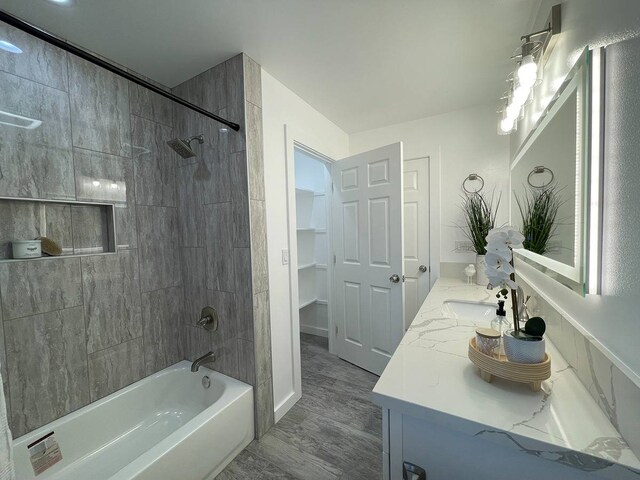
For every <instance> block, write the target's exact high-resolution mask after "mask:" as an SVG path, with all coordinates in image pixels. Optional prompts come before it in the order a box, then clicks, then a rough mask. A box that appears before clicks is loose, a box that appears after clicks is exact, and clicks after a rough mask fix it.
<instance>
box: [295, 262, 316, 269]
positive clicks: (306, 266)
mask: <svg viewBox="0 0 640 480" xmlns="http://www.w3.org/2000/svg"><path fill="white" fill-rule="evenodd" d="M316 265H317V264H315V263H305V264H304V265H298V270H306V269H307V268H311V267H315V266H316Z"/></svg>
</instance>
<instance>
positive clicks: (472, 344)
mask: <svg viewBox="0 0 640 480" xmlns="http://www.w3.org/2000/svg"><path fill="white" fill-rule="evenodd" d="M469 360H471V361H472V362H473V363H474V364H475V365H476V366H477V367H478V368H479V369H480V376H481V377H482V379H483V380H484V381H485V382H489V383H491V381H492V380H493V377H494V376H495V377H499V378H504V379H505V380H511V381H512V382H520V383H528V384H529V387H530V388H531V390H533V391H534V392H538V391H539V390H540V387H541V384H542V381H543V380H546V379H547V378H549V377H550V376H551V357H549V355H548V354H547V353H545V354H544V360H543V361H542V362H540V363H515V362H510V361H508V360H507V357H505V356H504V355H500V357H499V358H496V357H490V356H489V355H485V354H484V353H482V352H481V351H480V350H478V348H477V347H476V338H475V337H473V338H471V339H470V340H469Z"/></svg>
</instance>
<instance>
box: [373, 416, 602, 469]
mask: <svg viewBox="0 0 640 480" xmlns="http://www.w3.org/2000/svg"><path fill="white" fill-rule="evenodd" d="M385 420H388V422H389V423H388V427H387V428H385V429H383V430H387V431H388V432H389V438H388V442H386V443H387V444H388V446H389V451H388V452H386V453H385V452H383V460H384V461H383V467H384V468H385V471H384V477H383V478H384V479H385V480H401V479H402V478H403V464H404V462H409V463H410V464H413V465H415V466H417V467H420V468H422V469H424V471H425V473H426V480H468V479H474V480H552V479H562V480H584V479H585V475H588V477H587V478H590V479H599V478H611V477H608V476H605V477H600V476H599V475H598V473H597V471H593V472H587V471H585V470H583V469H578V468H574V467H571V466H568V465H565V464H563V463H560V462H561V461H562V460H564V459H562V458H560V456H558V455H557V454H555V453H551V452H546V453H548V454H549V455H548V458H542V457H540V456H539V455H544V454H545V453H541V452H538V451H531V452H529V453H527V452H524V451H519V450H516V449H513V448H512V447H510V446H507V445H501V444H500V443H494V441H495V440H497V441H498V442H500V441H503V442H505V443H508V442H511V440H509V438H508V436H507V434H506V433H505V434H504V438H500V437H501V434H500V433H498V432H493V433H490V434H488V435H490V436H495V437H496V438H494V439H492V440H489V439H487V438H485V437H483V434H480V435H469V434H467V433H461V432H459V431H457V430H455V429H454V428H451V427H447V425H443V424H439V423H433V422H429V421H426V420H422V419H417V418H415V417H412V416H410V415H403V414H402V413H398V412H393V411H388V410H387V411H383V421H385ZM549 460H551V461H549ZM571 460H572V459H571V458H567V459H566V461H571ZM407 478H408V480H418V478H419V477H418V476H415V475H414V476H413V477H412V476H411V474H408V476H407Z"/></svg>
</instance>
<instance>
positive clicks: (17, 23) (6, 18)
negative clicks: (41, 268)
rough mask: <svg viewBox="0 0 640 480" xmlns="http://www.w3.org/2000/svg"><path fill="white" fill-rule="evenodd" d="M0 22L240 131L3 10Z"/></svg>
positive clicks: (229, 123) (191, 104)
mask: <svg viewBox="0 0 640 480" xmlns="http://www.w3.org/2000/svg"><path fill="white" fill-rule="evenodd" d="M0 20H2V21H3V22H5V23H7V24H9V25H11V26H13V27H15V28H17V29H19V30H22V31H23V32H26V33H28V34H30V35H33V36H34V37H37V38H39V39H40V40H43V41H45V42H47V43H50V44H51V45H55V46H56V47H58V48H61V49H62V50H65V51H67V52H69V53H72V54H74V55H76V56H78V57H80V58H82V59H84V60H86V61H88V62H91V63H93V64H95V65H98V66H99V67H102V68H104V69H106V70H109V71H110V72H111V73H115V74H116V75H118V76H120V77H122V78H126V79H127V80H129V81H130V82H133V83H137V84H138V85H140V86H142V87H145V88H147V89H149V90H151V91H152V92H155V93H157V94H158V95H161V96H163V97H165V98H168V99H169V100H173V101H174V102H176V103H179V104H180V105H182V106H184V107H187V108H190V109H191V110H194V111H196V112H198V113H200V114H202V115H204V116H206V117H209V118H212V119H213V120H216V121H217V122H220V123H223V124H225V125H226V126H228V127H229V128H231V129H233V130H235V131H236V132H237V131H238V130H240V125H238V124H237V123H233V122H231V121H229V120H227V119H225V118H222V117H220V116H218V115H216V114H215V113H211V112H210V111H208V110H205V109H204V108H201V107H199V106H198V105H194V104H193V103H191V102H187V101H186V100H184V99H182V98H180V97H178V96H176V95H174V94H173V93H169V92H166V91H164V90H163V89H161V88H159V87H156V86H155V85H154V84H152V83H149V82H147V81H145V80H143V79H142V78H139V77H137V76H136V75H132V74H131V73H129V72H127V71H126V70H123V69H121V68H119V67H117V66H115V65H113V64H112V63H109V62H106V61H104V60H102V59H101V58H99V57H96V56H95V55H93V54H91V53H89V52H87V51H86V50H83V49H81V48H78V47H76V46H75V45H72V44H70V43H68V42H65V41H64V40H61V39H60V38H58V37H56V36H55V35H52V34H51V33H49V32H46V31H45V30H42V29H41V28H39V27H36V26H34V25H31V24H30V23H27V22H25V21H24V20H21V19H19V18H18V17H15V16H13V15H11V14H10V13H7V12H5V11H4V10H0Z"/></svg>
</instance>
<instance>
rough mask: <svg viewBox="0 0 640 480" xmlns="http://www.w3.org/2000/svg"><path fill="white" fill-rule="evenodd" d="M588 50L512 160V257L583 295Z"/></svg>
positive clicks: (584, 271)
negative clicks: (515, 238) (517, 244)
mask: <svg viewBox="0 0 640 480" xmlns="http://www.w3.org/2000/svg"><path fill="white" fill-rule="evenodd" d="M588 61H589V52H588V51H585V52H584V53H583V54H582V56H581V57H580V58H579V59H578V61H577V62H576V64H575V65H574V67H573V69H572V70H571V72H570V73H569V74H568V75H567V78H566V79H565V81H564V83H563V85H562V86H561V87H560V88H559V89H558V92H557V93H556V95H555V96H554V99H553V100H552V101H551V102H550V103H549V105H548V107H547V108H546V110H545V112H544V113H543V114H542V115H541V117H540V118H539V120H538V122H537V124H536V126H535V127H534V129H533V130H532V131H531V133H530V134H529V136H528V137H527V139H526V140H525V142H524V143H523V144H522V147H521V148H520V150H519V151H518V154H517V155H516V157H515V158H514V160H513V163H512V164H511V192H512V193H511V224H512V225H513V226H515V227H517V228H519V229H520V231H521V232H522V233H523V234H524V236H525V242H524V247H525V248H524V249H520V250H517V251H516V258H517V259H519V260H522V261H525V262H527V263H530V264H531V265H533V266H534V267H536V268H537V269H539V270H541V271H543V272H545V273H546V274H547V275H549V276H551V277H553V278H555V279H556V280H557V281H558V282H560V283H561V284H563V285H566V286H567V287H569V288H571V289H572V290H574V291H576V292H578V293H580V294H581V295H584V293H585V283H586V264H585V263H586V255H585V252H586V238H587V235H586V224H587V212H586V208H587V192H588V189H587V187H588V178H587V165H588V154H589V152H588V141H589V138H588V137H589V125H588V111H589V105H588V99H589V68H588Z"/></svg>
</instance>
